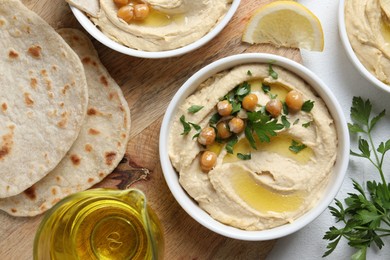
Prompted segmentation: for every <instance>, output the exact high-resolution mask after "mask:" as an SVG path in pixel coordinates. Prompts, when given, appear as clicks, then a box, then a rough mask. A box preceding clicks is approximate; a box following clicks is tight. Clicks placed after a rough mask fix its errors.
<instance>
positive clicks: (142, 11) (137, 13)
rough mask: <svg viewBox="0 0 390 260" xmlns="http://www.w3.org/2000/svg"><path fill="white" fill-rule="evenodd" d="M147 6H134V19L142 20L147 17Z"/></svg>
mask: <svg viewBox="0 0 390 260" xmlns="http://www.w3.org/2000/svg"><path fill="white" fill-rule="evenodd" d="M149 11H150V9H149V6H148V5H147V4H136V5H135V6H134V19H135V20H144V19H146V17H148V15H149Z"/></svg>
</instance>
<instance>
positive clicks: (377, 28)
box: [345, 0, 390, 85]
mask: <svg viewBox="0 0 390 260" xmlns="http://www.w3.org/2000/svg"><path fill="white" fill-rule="evenodd" d="M389 15H390V1H389V0H346V1H345V26H346V30H347V34H348V38H349V41H350V43H351V45H352V48H353V50H354V52H355V53H356V56H357V57H358V59H359V60H360V62H361V63H362V64H363V65H364V67H366V69H367V70H368V71H370V72H371V73H372V74H373V75H374V76H375V77H376V78H378V79H379V80H380V81H382V82H384V83H385V84H388V85H390V17H389Z"/></svg>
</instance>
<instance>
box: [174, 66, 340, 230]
mask: <svg viewBox="0 0 390 260" xmlns="http://www.w3.org/2000/svg"><path fill="white" fill-rule="evenodd" d="M273 70H274V71H275V72H276V73H277V75H278V77H277V79H274V78H273V77H272V76H270V70H269V64H248V65H241V66H237V67H235V68H233V69H232V70H230V71H226V72H223V73H219V74H217V75H215V76H214V77H212V78H210V79H208V80H206V81H205V82H204V83H202V84H201V85H200V86H199V89H198V90H197V91H196V92H195V93H194V94H192V95H191V96H189V97H188V98H187V99H186V100H185V102H184V103H183V104H182V105H181V106H180V107H179V109H178V112H177V115H176V117H175V120H174V121H173V122H172V126H171V128H170V135H169V142H168V143H169V148H168V149H169V156H170V159H171V162H172V165H173V166H174V168H175V169H176V171H177V172H178V173H179V176H180V177H179V180H180V184H181V185H182V187H183V188H184V189H185V190H186V191H187V193H188V194H189V195H190V196H191V197H192V198H193V199H195V200H196V201H197V202H198V204H199V206H200V207H201V208H203V209H204V210H205V211H207V212H208V213H209V214H210V215H211V216H212V217H213V218H215V219H216V220H218V221H220V222H222V223H225V224H227V225H231V226H234V227H237V228H240V229H245V230H263V229H268V228H272V227H276V226H279V225H283V224H285V223H289V222H293V221H294V220H295V219H297V218H298V217H299V216H301V215H303V214H304V213H305V212H307V211H308V210H309V209H311V208H312V207H313V206H314V205H315V204H316V203H317V202H318V200H319V199H320V198H321V197H322V196H323V190H324V187H325V186H326V184H327V182H328V179H329V176H330V175H331V174H332V172H333V167H334V163H335V159H336V150H337V135H336V130H335V126H334V122H333V119H332V118H331V116H330V114H329V112H328V110H327V108H326V106H325V104H324V102H323V101H322V100H321V99H320V98H319V97H318V96H317V94H316V93H313V90H312V89H311V88H310V86H309V85H307V84H306V83H305V82H304V81H303V80H302V79H301V78H299V77H298V76H296V75H295V74H292V73H291V72H289V71H286V70H284V69H282V68H280V67H278V66H275V65H274V66H273ZM243 82H248V83H249V84H250V85H251V93H254V94H256V95H257V96H258V103H259V105H258V110H260V109H262V106H264V105H265V104H266V103H267V102H268V101H269V100H270V99H271V98H275V97H276V98H279V99H281V100H282V101H283V100H284V97H285V96H286V93H287V92H288V91H290V90H293V89H296V90H298V91H299V92H300V93H302V95H303V97H304V99H305V100H310V101H314V106H313V108H312V110H311V111H309V112H304V111H299V112H295V113H292V112H289V113H288V114H287V115H286V118H285V119H287V120H288V121H289V122H290V126H289V127H287V128H284V129H282V130H280V131H279V132H278V134H277V136H275V137H271V141H270V142H269V143H267V142H264V143H261V142H260V141H257V150H255V149H253V148H251V147H250V145H248V142H247V139H246V137H245V135H244V134H243V133H241V134H239V135H238V142H237V144H235V145H234V146H233V150H234V154H228V153H227V150H226V149H225V148H226V147H225V146H226V143H222V144H218V143H217V144H214V145H211V146H210V147H204V146H202V145H200V144H199V143H198V142H197V140H196V138H193V136H194V134H196V130H195V129H192V130H191V132H189V133H188V134H187V135H183V134H182V133H183V125H182V123H181V122H180V118H181V117H182V116H183V115H184V116H185V119H186V120H187V121H188V122H191V123H193V124H197V125H199V126H200V127H202V128H203V127H205V126H207V125H208V124H209V120H210V118H211V117H212V116H213V115H214V114H215V113H216V104H217V103H218V101H219V100H220V98H222V97H224V96H225V95H226V94H227V93H229V92H230V91H231V90H232V89H234V88H235V87H236V86H237V85H239V84H242V83H243ZM264 86H270V92H265V91H264ZM194 105H196V106H203V108H202V109H200V110H199V111H198V112H196V113H193V112H189V111H188V108H189V107H192V106H194ZM281 121H282V120H281V116H279V118H278V122H281ZM293 140H294V141H296V142H298V143H302V144H304V145H305V146H306V148H305V149H303V150H302V151H300V152H298V153H294V152H292V151H290V150H289V146H290V145H291V143H292V141H293ZM205 149H208V150H213V151H215V152H216V153H217V154H218V157H217V162H216V165H215V166H214V168H213V169H212V170H210V171H209V172H207V173H205V172H204V171H202V170H201V167H200V163H199V157H200V155H201V153H202V152H203V151H204V150H205ZM237 153H242V154H248V153H250V154H251V159H249V160H242V159H239V158H237V156H236V154H237Z"/></svg>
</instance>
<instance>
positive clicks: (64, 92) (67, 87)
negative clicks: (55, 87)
mask: <svg viewBox="0 0 390 260" xmlns="http://www.w3.org/2000/svg"><path fill="white" fill-rule="evenodd" d="M69 89H70V86H69V84H66V85H65V86H64V87H63V88H62V94H64V95H65V94H66V91H67V90H69Z"/></svg>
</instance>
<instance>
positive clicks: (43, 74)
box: [41, 69, 47, 77]
mask: <svg viewBox="0 0 390 260" xmlns="http://www.w3.org/2000/svg"><path fill="white" fill-rule="evenodd" d="M41 75H42V76H45V77H47V70H45V69H43V70H41Z"/></svg>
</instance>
